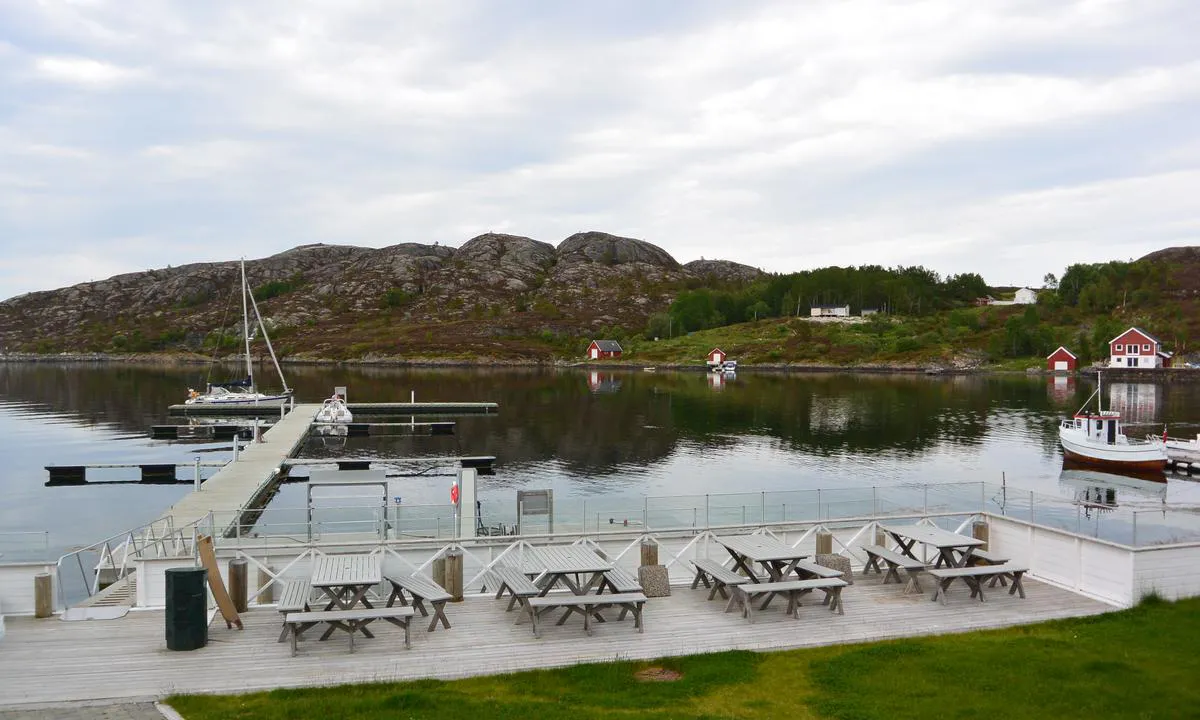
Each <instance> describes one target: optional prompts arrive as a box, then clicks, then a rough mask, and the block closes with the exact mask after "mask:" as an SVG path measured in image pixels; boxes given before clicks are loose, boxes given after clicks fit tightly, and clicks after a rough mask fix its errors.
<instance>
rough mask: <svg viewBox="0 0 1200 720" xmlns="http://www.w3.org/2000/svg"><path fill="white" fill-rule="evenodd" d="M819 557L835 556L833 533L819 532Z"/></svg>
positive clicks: (817, 551)
mask: <svg viewBox="0 0 1200 720" xmlns="http://www.w3.org/2000/svg"><path fill="white" fill-rule="evenodd" d="M816 554H817V555H832V554H833V533H831V532H829V531H828V530H818V531H817V550H816Z"/></svg>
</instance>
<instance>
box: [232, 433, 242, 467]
mask: <svg viewBox="0 0 1200 720" xmlns="http://www.w3.org/2000/svg"><path fill="white" fill-rule="evenodd" d="M241 449H242V439H241V438H239V437H238V436H237V434H234V436H233V461H234V462H237V461H238V453H239V452H241Z"/></svg>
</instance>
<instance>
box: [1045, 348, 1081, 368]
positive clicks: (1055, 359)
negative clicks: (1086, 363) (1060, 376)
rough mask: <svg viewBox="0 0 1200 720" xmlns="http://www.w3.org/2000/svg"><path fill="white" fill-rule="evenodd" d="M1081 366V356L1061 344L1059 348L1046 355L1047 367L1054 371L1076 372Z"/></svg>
mask: <svg viewBox="0 0 1200 720" xmlns="http://www.w3.org/2000/svg"><path fill="white" fill-rule="evenodd" d="M1078 366H1079V358H1077V357H1075V353H1073V352H1071V351H1070V350H1068V349H1066V348H1065V347H1063V346H1061V345H1059V346H1058V349H1057V350H1055V351H1054V352H1052V353H1050V354H1049V355H1047V356H1046V369H1047V370H1053V371H1054V372H1075V369H1076V368H1077V367H1078Z"/></svg>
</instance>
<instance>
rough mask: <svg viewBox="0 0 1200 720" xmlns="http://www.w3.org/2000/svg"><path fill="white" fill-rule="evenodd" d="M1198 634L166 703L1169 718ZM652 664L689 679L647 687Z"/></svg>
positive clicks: (362, 709)
mask: <svg viewBox="0 0 1200 720" xmlns="http://www.w3.org/2000/svg"><path fill="white" fill-rule="evenodd" d="M847 617H848V616H847ZM1198 638H1200V600H1197V599H1191V600H1185V601H1181V602H1179V603H1164V602H1161V601H1150V602H1146V603H1143V605H1141V606H1139V607H1137V608H1134V609H1131V610H1126V611H1122V612H1114V613H1109V614H1106V615H1101V616H1096V617H1089V618H1079V619H1072V620H1063V621H1056V622H1049V623H1042V624H1038V625H1030V626H1024V627H1016V628H1010V629H1005V630H995V631H986V632H973V633H965V634H960V635H940V636H934V637H922V638H913V639H906V640H893V641H886V642H876V643H867V644H860V645H835V646H831V647H820V648H811V649H805V650H793V651H787V652H773V653H751V652H744V651H741V652H724V653H716V654H712V655H693V656H688V657H679V658H668V659H663V660H658V661H654V662H612V663H602V664H597V665H577V666H574V667H567V668H562V669H558V670H540V671H531V672H522V673H516V674H512V675H497V676H489V677H478V678H468V679H464V680H455V681H451V682H441V681H435V680H422V681H417V682H409V683H383V684H370V685H347V686H340V687H332V688H314V689H303V690H275V691H272V692H265V693H253V694H249V695H233V696H209V695H203V696H201V695H191V696H176V697H172V698H168V701H167V702H168V703H169V704H170V705H172V706H173V707H174V708H175V709H176V710H178V711H179V712H181V713H182V714H183V716H184V717H186V718H188V720H209V719H210V718H211V719H213V720H216V719H217V718H220V720H276V719H279V720H282V719H283V718H288V719H289V720H290V719H293V718H295V719H297V720H301V719H304V718H343V719H345V720H356V719H358V718H363V719H364V720H365V719H367V718H370V719H371V720H374V719H375V718H381V717H427V718H446V719H447V720H450V719H453V718H467V719H469V720H478V719H479V718H498V719H500V718H520V719H521V720H538V719H539V718H562V717H578V718H590V717H610V718H630V719H633V718H664V719H665V718H718V717H722V718H724V717H737V718H781V717H787V718H799V719H804V718H813V719H815V718H829V719H838V720H852V719H853V720H869V719H871V718H887V719H889V720H893V719H895V720H904V719H905V718H913V719H914V720H915V719H917V718H921V719H924V718H929V717H939V716H942V715H948V716H951V717H966V716H970V717H985V718H991V717H995V718H1001V717H1039V718H1040V717H1054V718H1089V719H1092V718H1096V719H1101V718H1126V717H1140V718H1160V717H1161V718H1167V717H1180V716H1184V715H1191V714H1193V713H1192V710H1193V709H1194V708H1196V707H1198V706H1200V685H1197V684H1196V683H1195V682H1194V681H1193V678H1195V677H1196V675H1197V673H1198V672H1200V656H1197V654H1196V653H1195V645H1196V641H1197V639H1198ZM400 652H401V653H403V651H400ZM650 668H657V669H663V670H667V671H673V672H674V673H678V674H679V677H678V679H676V680H674V681H671V682H645V681H643V680H639V679H638V677H637V673H638V672H639V671H646V670H647V669H650Z"/></svg>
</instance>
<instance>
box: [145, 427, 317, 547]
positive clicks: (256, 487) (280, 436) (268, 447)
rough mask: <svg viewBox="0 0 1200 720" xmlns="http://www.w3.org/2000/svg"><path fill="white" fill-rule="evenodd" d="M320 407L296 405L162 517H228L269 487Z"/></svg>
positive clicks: (179, 520)
mask: <svg viewBox="0 0 1200 720" xmlns="http://www.w3.org/2000/svg"><path fill="white" fill-rule="evenodd" d="M188 407H192V406H188ZM320 407H321V406H320V405H316V404H302V405H296V407H295V408H294V409H293V410H292V411H291V412H289V413H288V414H287V415H286V416H285V417H284V418H283V419H281V420H279V421H278V422H276V423H275V424H274V425H272V426H271V429H269V430H267V431H266V432H265V433H263V442H261V443H250V444H249V445H247V446H246V447H245V449H243V450H242V451H241V453H240V456H239V458H238V461H237V462H231V463H228V464H227V465H225V467H223V468H221V470H219V471H217V473H216V474H215V475H213V476H212V477H210V478H209V479H207V480H205V481H204V484H203V486H202V487H203V489H202V490H200V491H199V492H190V493H188V494H187V495H185V496H183V498H182V499H180V501H179V502H177V503H175V504H174V505H172V506H171V507H169V508H167V510H166V511H165V512H164V513H163V515H162V516H163V517H164V518H165V517H167V516H168V515H169V516H171V517H172V518H173V520H174V523H175V527H182V526H184V525H187V524H189V523H193V522H195V521H197V520H199V519H201V518H203V517H204V516H206V515H208V513H209V512H210V511H211V512H213V513H215V514H216V515H219V516H221V517H222V519H225V518H232V515H233V514H234V513H236V512H237V511H238V510H240V509H242V508H244V507H245V506H247V505H249V504H250V503H251V502H252V501H253V500H254V499H255V498H256V497H258V496H259V495H260V494H261V493H263V492H264V491H265V490H266V489H267V488H268V487H269V485H270V483H271V480H272V479H273V478H274V477H275V475H276V474H277V473H278V471H279V468H280V467H281V466H282V465H283V462H284V461H285V460H287V459H288V458H289V457H291V456H292V455H294V454H295V452H296V450H297V448H299V447H300V445H301V443H303V442H305V441H306V440H307V439H308V429H309V426H310V425H311V424H312V421H313V417H314V416H315V415H316V414H317V410H319V409H320Z"/></svg>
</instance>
